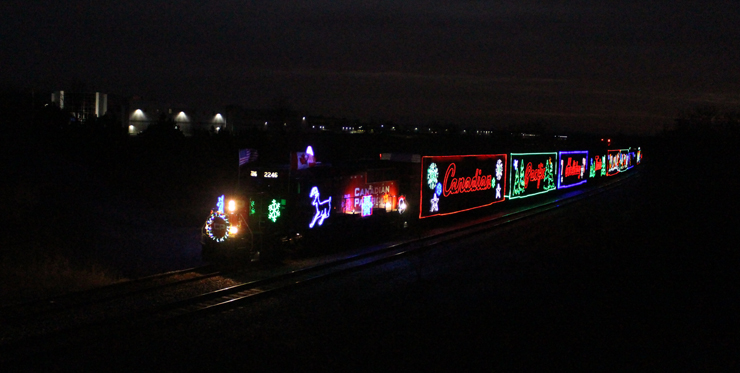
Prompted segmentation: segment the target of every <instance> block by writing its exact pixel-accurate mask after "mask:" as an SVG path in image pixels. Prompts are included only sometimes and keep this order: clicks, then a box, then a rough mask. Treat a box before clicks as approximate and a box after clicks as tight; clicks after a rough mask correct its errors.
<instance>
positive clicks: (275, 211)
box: [267, 199, 280, 223]
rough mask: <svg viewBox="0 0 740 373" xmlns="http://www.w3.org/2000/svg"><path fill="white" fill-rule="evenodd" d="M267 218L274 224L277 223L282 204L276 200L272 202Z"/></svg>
mask: <svg viewBox="0 0 740 373" xmlns="http://www.w3.org/2000/svg"><path fill="white" fill-rule="evenodd" d="M268 211H269V212H268V213H267V218H268V219H270V220H272V222H273V223H276V222H277V218H278V217H279V216H280V203H278V201H276V200H274V199H273V200H272V203H270V207H268Z"/></svg>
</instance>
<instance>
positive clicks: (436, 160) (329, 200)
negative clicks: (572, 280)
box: [201, 146, 643, 261]
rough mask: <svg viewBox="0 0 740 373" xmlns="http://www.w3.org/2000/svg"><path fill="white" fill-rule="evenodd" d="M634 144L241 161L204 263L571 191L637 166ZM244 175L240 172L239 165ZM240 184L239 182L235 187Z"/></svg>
mask: <svg viewBox="0 0 740 373" xmlns="http://www.w3.org/2000/svg"><path fill="white" fill-rule="evenodd" d="M642 160H643V151H642V149H641V147H628V148H618V149H608V148H606V147H602V149H599V150H552V151H542V152H528V153H527V152H522V153H498V154H497V153H491V154H472V155H421V154H409V153H380V154H379V155H378V156H376V157H374V158H370V159H355V160H349V161H345V162H332V163H329V162H321V161H319V157H316V156H315V154H314V150H313V148H311V147H310V146H309V147H308V148H307V149H306V150H305V151H302V152H294V153H292V154H291V158H290V163H284V164H280V163H268V162H253V163H245V164H244V165H240V169H241V168H244V169H245V172H244V177H242V178H241V179H240V187H239V188H238V190H237V192H235V193H232V194H229V195H227V194H223V195H221V196H218V197H217V199H216V201H217V202H216V205H215V206H214V207H213V208H212V209H211V211H210V214H209V216H208V218H207V219H206V221H205V223H204V224H203V226H202V229H201V247H202V254H203V258H204V259H205V260H219V259H223V258H228V259H233V258H247V259H249V260H251V261H258V260H268V259H279V258H282V257H284V256H285V255H286V253H287V254H289V253H295V252H298V251H300V250H301V249H302V248H304V247H317V246H322V245H324V246H335V247H338V246H342V242H343V241H344V242H347V241H349V240H353V241H357V240H368V239H372V238H377V237H379V236H388V235H395V234H397V235H403V233H404V231H405V230H406V228H408V227H409V226H410V225H412V226H413V225H415V224H418V223H419V222H422V221H426V220H427V219H432V220H433V219H435V218H437V219H442V218H440V217H443V216H448V215H455V216H464V215H465V214H466V213H467V212H468V211H471V210H477V211H484V212H485V211H491V210H486V209H488V208H495V206H497V205H499V204H501V203H507V201H514V200H518V199H523V198H530V197H534V198H537V197H536V196H538V195H542V194H546V193H552V192H555V193H556V192H557V191H559V190H564V189H569V188H578V187H583V186H584V185H587V183H592V184H593V183H598V182H600V181H601V180H603V179H606V178H609V177H613V176H616V175H619V174H622V173H624V172H628V171H629V170H631V169H633V168H634V167H635V166H638V165H640V164H641V163H642ZM240 172H241V171H240ZM241 181H243V184H242V183H241Z"/></svg>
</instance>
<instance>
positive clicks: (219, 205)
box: [216, 195, 224, 214]
mask: <svg viewBox="0 0 740 373" xmlns="http://www.w3.org/2000/svg"><path fill="white" fill-rule="evenodd" d="M216 207H217V208H218V212H220V213H222V214H223V213H224V196H223V195H222V196H221V197H218V202H216Z"/></svg>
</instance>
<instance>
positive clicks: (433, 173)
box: [427, 162, 439, 189]
mask: <svg viewBox="0 0 740 373" xmlns="http://www.w3.org/2000/svg"><path fill="white" fill-rule="evenodd" d="M437 179H439V169H438V168H437V164H436V163H434V162H432V164H430V165H429V168H428V169H427V185H429V189H434V188H436V187H437V182H438V180H437Z"/></svg>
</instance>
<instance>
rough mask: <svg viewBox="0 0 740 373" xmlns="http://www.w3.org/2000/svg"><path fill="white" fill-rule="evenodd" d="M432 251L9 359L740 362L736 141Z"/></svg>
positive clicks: (102, 366) (505, 364) (181, 363)
mask: <svg viewBox="0 0 740 373" xmlns="http://www.w3.org/2000/svg"><path fill="white" fill-rule="evenodd" d="M670 149H679V148H678V147H675V146H672V147H667V148H666V149H655V151H653V152H647V151H646V154H648V155H646V158H645V164H644V167H643V169H642V170H641V171H640V174H639V175H636V176H635V177H633V178H630V180H629V181H628V182H626V183H625V185H623V186H622V187H620V188H617V189H614V190H613V191H611V192H609V193H608V194H602V195H599V196H597V197H593V198H591V199H588V200H585V201H582V202H578V203H577V204H574V205H570V206H568V207H566V208H562V209H557V210H554V211H552V212H548V213H546V214H543V215H541V216H539V217H537V218H535V219H533V220H528V221H526V222H521V223H517V224H514V225H511V226H508V227H506V228H505V229H501V230H496V231H494V232H491V233H490V234H485V235H480V236H476V237H475V238H470V239H466V240H463V241H461V242H459V243H457V244H454V245H448V246H447V247H445V248H444V249H441V250H435V251H433V252H430V253H427V254H423V255H421V256H419V257H414V258H410V259H407V260H405V261H402V262H399V263H396V264H393V265H388V266H385V267H382V268H377V269H373V270H367V271H363V272H360V273H357V274H354V275H351V276H346V277H342V278H340V279H336V280H332V281H327V282H322V283H321V284H318V285H312V286H308V287H303V288H301V289H300V290H297V291H294V292H290V293H288V294H285V295H283V296H280V297H277V298H271V299H269V300H266V301H262V302H258V303H256V304H254V305H251V306H249V307H246V308H242V309H238V310H232V311H230V312H226V313H224V314H219V315H214V316H211V317H208V318H205V319H199V320H195V321H188V322H182V323H178V324H175V325H162V326H159V327H156V328H154V329H153V330H148V331H132V332H126V333H117V334H116V335H115V336H111V337H110V338H106V339H103V340H98V341H95V342H94V343H91V344H90V345H86V346H70V348H69V349H68V350H65V351H59V352H57V353H55V354H45V355H44V356H43V358H40V359H33V360H31V361H22V362H21V364H20V365H16V366H13V367H9V368H14V369H22V370H34V371H38V370H40V369H44V370H48V369H53V370H65V371H67V370H69V371H72V370H74V371H79V370H81V369H83V368H91V369H92V370H106V371H108V370H119V371H133V370H142V369H144V368H151V367H158V368H163V369H168V370H174V369H184V370H186V371H201V370H216V369H222V368H225V369H230V370H240V371H246V370H251V369H254V368H257V369H260V370H268V369H269V370H275V369H277V370H287V369H290V370H307V369H312V368H313V369H322V370H340V369H341V370H344V371H382V370H388V369H392V370H400V369H404V370H413V371H422V370H435V371H439V370H442V371H451V370H453V369H454V370H456V371H470V370H476V371H491V370H512V369H513V370H517V369H527V370H535V369H536V370H541V369H548V370H550V369H559V370H569V371H572V370H583V369H588V370H600V371H601V370H642V371H644V370H648V371H656V370H657V371H696V370H702V371H703V370H710V371H728V370H733V369H732V368H736V367H737V365H738V357H739V356H740V349H739V348H738V346H740V344H739V342H740V335H739V333H738V330H739V329H738V326H739V323H738V321H739V320H738V319H739V318H740V316H739V315H740V299H739V298H738V294H740V291H739V290H740V289H739V287H740V285H738V284H740V281H738V280H740V278H738V277H740V276H739V275H738V265H739V264H740V262H739V261H738V259H739V258H740V255H738V248H737V245H736V243H735V242H736V240H735V238H736V237H737V236H738V235H737V233H736V231H737V226H738V225H737V223H738V216H737V214H736V213H735V211H734V204H733V202H734V201H735V200H736V198H734V197H733V194H732V193H731V192H732V191H733V190H734V189H736V187H737V186H738V184H737V181H736V179H735V178H734V175H732V167H731V166H732V162H731V160H729V159H726V158H723V156H724V153H723V152H721V151H716V150H710V149H709V148H704V149H705V151H694V152H685V151H684V150H685V149H680V151H675V150H670Z"/></svg>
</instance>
